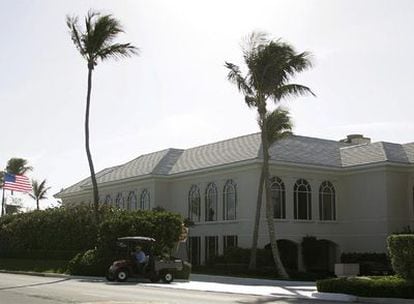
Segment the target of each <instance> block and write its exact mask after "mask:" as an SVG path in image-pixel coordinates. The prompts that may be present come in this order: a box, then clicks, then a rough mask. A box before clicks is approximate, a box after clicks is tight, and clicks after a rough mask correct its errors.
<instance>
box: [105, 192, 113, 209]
mask: <svg viewBox="0 0 414 304" xmlns="http://www.w3.org/2000/svg"><path fill="white" fill-rule="evenodd" d="M105 205H108V206H110V205H112V197H111V195H110V194H108V195H107V196H105Z"/></svg>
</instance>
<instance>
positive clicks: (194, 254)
mask: <svg viewBox="0 0 414 304" xmlns="http://www.w3.org/2000/svg"><path fill="white" fill-rule="evenodd" d="M188 240H189V244H188V249H189V253H188V256H189V257H190V262H191V264H192V265H200V253H201V238H200V237H199V236H190V237H189V238H188Z"/></svg>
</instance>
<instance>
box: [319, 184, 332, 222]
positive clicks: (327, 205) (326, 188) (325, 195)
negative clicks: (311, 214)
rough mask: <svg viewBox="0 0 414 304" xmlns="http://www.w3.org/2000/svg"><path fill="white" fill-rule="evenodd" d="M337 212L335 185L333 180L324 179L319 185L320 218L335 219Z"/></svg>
mask: <svg viewBox="0 0 414 304" xmlns="http://www.w3.org/2000/svg"><path fill="white" fill-rule="evenodd" d="M335 213H336V211H335V187H334V186H333V185H332V183H331V182H329V181H324V182H323V183H322V184H321V186H320V187H319V219H320V220H321V221H334V220H336V216H335Z"/></svg>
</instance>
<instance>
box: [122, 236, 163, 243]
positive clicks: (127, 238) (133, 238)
mask: <svg viewBox="0 0 414 304" xmlns="http://www.w3.org/2000/svg"><path fill="white" fill-rule="evenodd" d="M118 241H124V242H125V241H126V242H155V239H153V238H150V237H146V236H124V237H120V238H118Z"/></svg>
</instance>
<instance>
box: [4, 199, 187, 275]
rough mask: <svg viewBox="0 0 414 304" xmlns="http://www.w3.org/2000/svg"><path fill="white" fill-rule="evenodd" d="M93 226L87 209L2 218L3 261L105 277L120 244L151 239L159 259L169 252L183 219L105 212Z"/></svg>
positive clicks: (158, 213)
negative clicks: (55, 265) (61, 264)
mask: <svg viewBox="0 0 414 304" xmlns="http://www.w3.org/2000/svg"><path fill="white" fill-rule="evenodd" d="M99 212H100V214H99V218H100V219H101V221H100V222H99V223H97V224H96V223H95V221H94V213H93V209H92V208H90V207H89V206H75V207H60V208H54V209H48V210H44V211H34V212H29V213H22V214H14V215H7V216H4V217H1V218H0V257H3V258H26V259H32V260H36V259H42V258H43V259H48V260H53V259H56V260H70V259H72V261H71V263H70V265H69V271H70V272H71V273H73V274H85V275H87V274H90V275H102V274H103V270H105V271H106V270H107V267H108V263H110V261H112V260H113V259H114V258H116V246H115V245H116V240H117V238H118V237H122V236H138V235H139V236H147V237H153V238H155V239H156V240H157V245H156V248H155V252H156V253H161V252H163V251H164V250H165V249H167V250H170V249H171V248H173V246H174V245H175V244H176V242H177V241H178V238H179V235H180V233H181V224H182V218H181V216H180V215H178V214H175V213H171V212H166V211H142V210H138V211H133V212H129V211H125V210H120V209H112V208H107V207H103V208H101V209H100V211H99Z"/></svg>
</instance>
